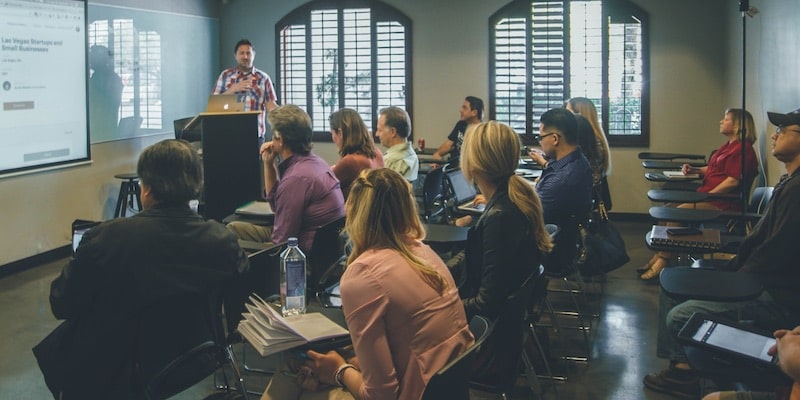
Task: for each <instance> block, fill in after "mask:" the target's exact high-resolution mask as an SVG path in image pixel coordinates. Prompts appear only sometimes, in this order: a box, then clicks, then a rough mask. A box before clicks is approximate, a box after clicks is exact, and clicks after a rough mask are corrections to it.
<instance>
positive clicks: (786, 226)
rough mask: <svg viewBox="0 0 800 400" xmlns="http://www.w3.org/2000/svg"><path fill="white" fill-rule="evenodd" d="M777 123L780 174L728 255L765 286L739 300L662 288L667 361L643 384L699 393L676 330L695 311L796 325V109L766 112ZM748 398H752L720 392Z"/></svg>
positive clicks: (661, 341)
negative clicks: (677, 294) (682, 297)
mask: <svg viewBox="0 0 800 400" xmlns="http://www.w3.org/2000/svg"><path fill="white" fill-rule="evenodd" d="M767 114H768V116H769V121H770V122H771V123H772V124H774V125H776V126H777V129H776V131H775V133H774V134H773V135H772V155H773V156H774V157H775V158H776V159H778V160H779V161H781V162H783V164H784V166H785V167H786V172H787V173H786V174H785V175H783V176H782V177H781V178H780V180H779V181H778V184H777V185H776V186H775V189H774V191H773V194H772V199H771V200H770V202H769V204H768V206H767V211H766V213H765V214H764V216H763V217H762V218H761V220H760V221H759V222H758V224H756V226H755V227H754V228H753V230H752V231H751V232H750V234H749V235H747V236H746V237H745V238H744V240H743V241H742V244H741V245H740V246H739V251H738V254H737V255H736V258H734V259H733V260H731V264H732V266H733V267H734V268H738V271H739V272H746V273H750V274H754V275H756V276H757V278H758V279H759V280H760V281H761V282H762V284H763V285H764V292H763V293H762V294H761V296H759V297H758V298H756V299H753V300H748V301H739V302H731V303H725V302H717V301H701V300H688V301H684V302H682V303H681V302H678V301H676V300H675V299H672V298H670V297H668V296H666V295H665V294H664V293H663V291H662V293H661V296H660V299H659V316H658V317H659V329H658V341H657V354H658V356H659V357H661V358H666V359H669V360H670V364H669V368H667V369H665V370H663V371H661V372H659V373H653V374H649V375H647V376H646V377H645V378H644V385H645V386H646V387H648V388H650V389H652V390H655V391H659V392H663V393H669V394H673V395H676V396H681V397H694V398H696V397H697V395H698V394H699V393H700V386H699V382H698V377H697V375H695V374H694V372H693V371H692V370H691V369H690V367H689V364H688V362H687V359H686V355H685V354H684V352H683V347H682V346H681V345H680V344H679V343H678V341H677V334H678V332H679V331H680V329H681V328H682V327H683V325H684V324H685V323H686V321H687V320H688V319H689V317H690V316H691V315H692V314H694V313H695V312H702V313H704V314H709V315H711V316H719V317H723V318H726V319H732V320H735V319H737V318H738V319H742V320H750V321H753V322H754V323H755V326H756V327H758V328H761V329H767V330H774V329H777V328H782V327H786V326H796V325H797V324H798V320H800V318H798V316H800V266H798V264H797V260H798V259H800V246H798V245H797V238H798V237H800V207H798V204H800V179H798V178H797V176H798V175H800V109H799V110H795V111H792V112H790V113H787V114H779V113H772V112H770V113H767ZM722 398H750V397H722Z"/></svg>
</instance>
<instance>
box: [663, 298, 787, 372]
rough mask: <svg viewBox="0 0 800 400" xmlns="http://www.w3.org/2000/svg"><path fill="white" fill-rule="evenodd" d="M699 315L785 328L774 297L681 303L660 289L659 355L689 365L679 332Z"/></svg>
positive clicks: (771, 327) (784, 316) (758, 325)
mask: <svg viewBox="0 0 800 400" xmlns="http://www.w3.org/2000/svg"><path fill="white" fill-rule="evenodd" d="M696 312H700V313H704V314H708V315H711V316H718V317H722V318H725V319H728V320H731V321H738V320H746V321H753V322H754V323H755V325H756V326H757V327H761V328H765V329H777V328H780V327H782V328H785V326H783V324H784V322H783V321H785V320H786V314H785V313H784V312H783V311H782V308H781V307H780V306H779V305H777V304H775V302H774V301H773V300H772V296H770V295H769V293H767V292H763V293H762V294H761V296H759V297H757V298H755V299H753V300H748V301H737V302H730V303H725V302H718V301H704V300H686V301H681V300H677V299H674V298H672V297H669V296H667V295H666V294H665V293H664V290H663V289H662V290H661V294H660V296H659V303H658V342H657V352H656V355H657V356H658V357H659V358H665V359H668V360H670V361H674V362H687V361H688V360H687V359H686V355H685V354H684V353H683V345H682V344H680V343H679V342H678V339H677V338H678V332H679V331H680V330H681V328H683V325H684V324H685V323H686V321H688V320H689V317H691V316H692V314H694V313H696Z"/></svg>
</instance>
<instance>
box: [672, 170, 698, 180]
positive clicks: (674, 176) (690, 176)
mask: <svg viewBox="0 0 800 400" xmlns="http://www.w3.org/2000/svg"><path fill="white" fill-rule="evenodd" d="M664 176H666V177H667V179H688V180H691V179H700V174H684V173H683V172H681V171H664Z"/></svg>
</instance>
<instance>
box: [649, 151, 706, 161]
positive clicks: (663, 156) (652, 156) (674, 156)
mask: <svg viewBox="0 0 800 400" xmlns="http://www.w3.org/2000/svg"><path fill="white" fill-rule="evenodd" d="M639 159H640V160H672V161H674V160H680V159H685V160H705V159H706V156H704V155H701V154H684V153H652V152H641V153H639Z"/></svg>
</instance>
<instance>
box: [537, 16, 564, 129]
mask: <svg viewBox="0 0 800 400" xmlns="http://www.w3.org/2000/svg"><path fill="white" fill-rule="evenodd" d="M564 23H565V17H564V2H563V1H545V2H539V1H537V2H533V3H532V5H531V84H532V89H533V93H532V103H533V115H532V116H531V117H532V118H533V126H532V130H531V132H532V133H538V130H539V126H538V121H539V118H540V117H541V116H542V114H544V113H545V111H547V110H549V109H551V108H555V107H561V106H562V105H563V103H564V99H565V97H566V94H565V90H566V88H565V83H566V77H565V67H566V64H565V43H564Z"/></svg>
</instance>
